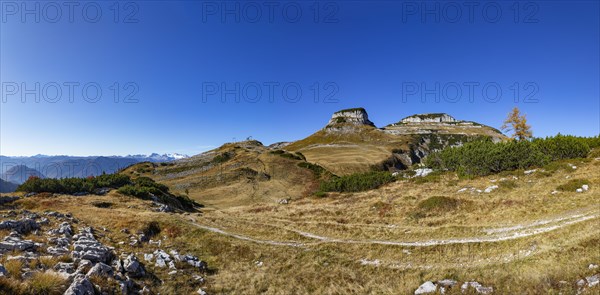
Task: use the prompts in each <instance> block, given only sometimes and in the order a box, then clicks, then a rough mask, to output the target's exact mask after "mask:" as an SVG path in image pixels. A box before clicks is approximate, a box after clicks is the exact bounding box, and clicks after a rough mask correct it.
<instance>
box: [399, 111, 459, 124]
mask: <svg viewBox="0 0 600 295" xmlns="http://www.w3.org/2000/svg"><path fill="white" fill-rule="evenodd" d="M453 122H458V121H457V120H456V119H454V118H453V117H452V116H450V115H448V114H443V113H436V114H419V115H412V116H410V117H406V118H404V119H402V120H401V121H400V123H453Z"/></svg>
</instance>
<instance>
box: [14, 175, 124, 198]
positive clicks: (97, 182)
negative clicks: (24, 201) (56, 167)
mask: <svg viewBox="0 0 600 295" xmlns="http://www.w3.org/2000/svg"><path fill="white" fill-rule="evenodd" d="M130 182H131V179H130V178H129V176H126V175H122V174H103V175H99V176H96V177H93V176H90V177H87V178H74V177H73V178H61V179H54V178H39V177H30V178H29V179H27V181H25V182H24V183H23V184H21V185H20V186H19V187H18V188H17V191H21V192H27V193H31V192H36V193H42V192H46V193H59V194H74V193H80V192H85V193H93V192H94V191H95V190H96V189H99V188H105V187H108V188H119V187H122V186H124V185H127V184H129V183H130Z"/></svg>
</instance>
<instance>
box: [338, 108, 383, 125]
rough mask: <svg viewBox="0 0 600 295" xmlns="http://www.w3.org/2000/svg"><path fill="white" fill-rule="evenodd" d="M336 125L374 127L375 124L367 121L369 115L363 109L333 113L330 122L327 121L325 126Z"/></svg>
mask: <svg viewBox="0 0 600 295" xmlns="http://www.w3.org/2000/svg"><path fill="white" fill-rule="evenodd" d="M336 125H357V126H360V125H368V126H373V127H375V124H373V122H371V121H369V115H368V114H367V111H365V109H363V108H356V109H347V110H341V111H339V112H335V113H334V114H333V116H331V120H329V123H328V124H327V126H336Z"/></svg>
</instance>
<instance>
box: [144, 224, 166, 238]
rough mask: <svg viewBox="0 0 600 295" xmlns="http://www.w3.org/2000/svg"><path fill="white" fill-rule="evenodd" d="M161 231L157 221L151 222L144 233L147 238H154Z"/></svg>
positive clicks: (145, 226)
mask: <svg viewBox="0 0 600 295" xmlns="http://www.w3.org/2000/svg"><path fill="white" fill-rule="evenodd" d="M160 231H161V229H160V224H159V223H158V222H156V221H150V222H148V223H147V224H146V225H144V227H143V228H142V233H143V234H144V235H146V236H147V237H153V236H155V235H157V234H159V233H160Z"/></svg>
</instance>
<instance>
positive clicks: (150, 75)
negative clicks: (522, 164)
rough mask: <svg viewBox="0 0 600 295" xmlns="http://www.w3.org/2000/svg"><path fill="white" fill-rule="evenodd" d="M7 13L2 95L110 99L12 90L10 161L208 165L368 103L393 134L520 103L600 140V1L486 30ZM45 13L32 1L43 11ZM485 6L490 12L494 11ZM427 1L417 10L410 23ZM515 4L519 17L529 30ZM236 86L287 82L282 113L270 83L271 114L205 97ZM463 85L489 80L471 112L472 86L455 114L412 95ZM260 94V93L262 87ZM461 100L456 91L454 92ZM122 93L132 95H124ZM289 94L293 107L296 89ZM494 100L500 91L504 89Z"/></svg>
mask: <svg viewBox="0 0 600 295" xmlns="http://www.w3.org/2000/svg"><path fill="white" fill-rule="evenodd" d="M470 2H473V1H470ZM6 3H7V1H2V5H3V6H2V7H3V11H2V13H3V17H4V18H3V19H2V21H0V80H1V82H2V83H4V84H3V85H5V86H6V85H7V84H6V83H9V84H10V83H13V84H14V83H17V84H18V85H22V84H21V83H26V85H28V87H34V83H36V82H40V85H41V86H43V85H47V84H48V83H51V82H56V83H58V84H63V83H64V82H77V83H80V84H81V85H83V84H85V83H89V82H95V83H98V84H99V85H101V87H102V90H103V93H102V97H101V99H100V101H99V102H96V103H90V102H87V101H85V100H84V99H83V97H81V95H80V93H79V92H80V91H81V86H80V87H79V88H78V91H79V92H76V95H75V98H74V101H73V102H69V100H68V97H67V93H65V92H64V91H65V89H66V88H62V89H63V94H62V96H61V97H60V100H59V101H58V102H56V103H50V102H47V101H45V100H44V99H41V101H40V102H39V103H38V102H35V100H34V97H33V96H32V95H30V96H28V97H27V100H26V101H25V102H22V101H20V93H19V94H18V95H12V96H10V95H7V93H6V91H5V90H6V89H5V87H3V88H2V90H3V93H2V98H3V99H5V100H6V101H3V102H2V103H1V104H0V107H1V110H0V123H1V126H0V154H3V155H34V154H70V155H114V154H119V155H125V154H138V153H151V152H159V153H167V152H179V153H187V154H197V153H199V152H201V151H204V150H207V149H209V148H211V147H216V146H219V145H221V144H222V143H224V142H228V141H232V140H233V139H234V138H235V139H237V140H241V139H244V138H246V137H248V136H252V137H253V138H255V139H258V140H261V141H262V142H263V143H265V144H269V143H273V142H277V141H291V140H297V139H301V138H304V137H306V136H308V135H310V134H311V133H313V132H315V131H317V130H318V129H319V128H322V127H323V126H324V125H325V124H326V122H327V121H328V120H329V117H330V115H331V113H332V112H335V111H337V110H339V109H343V108H350V107H358V106H362V107H365V108H366V109H367V111H368V112H369V115H370V118H371V120H372V121H373V122H375V124H376V125H377V126H380V127H382V126H385V125H387V124H389V123H393V122H397V121H399V120H400V119H401V118H403V117H405V116H409V115H412V114H415V113H425V112H446V113H449V114H451V115H453V116H454V117H456V118H458V119H465V120H472V121H477V122H480V123H484V124H487V125H490V126H493V127H496V128H498V127H499V126H500V125H501V124H502V121H503V119H504V118H505V117H506V114H507V113H508V112H509V111H510V110H511V108H512V107H514V106H518V107H519V108H520V109H521V110H522V111H523V112H524V113H526V114H527V116H528V119H529V121H530V124H531V125H532V126H533V131H534V135H535V136H547V135H554V134H556V133H558V132H561V133H566V134H574V135H582V136H593V135H597V134H598V133H599V132H600V102H599V101H600V99H599V98H600V89H599V88H600V85H599V84H600V82H599V81H600V60H599V52H600V21H599V15H600V7H599V2H598V1H537V2H514V1H499V2H494V3H497V4H498V5H499V7H501V13H502V16H501V17H500V19H499V21H497V22H495V23H493V22H491V21H489V19H490V18H493V17H494V15H493V14H491V13H490V14H487V15H486V14H485V13H484V12H482V11H481V9H478V8H477V7H476V8H475V10H474V12H475V13H474V15H473V16H474V17H473V21H472V22H471V21H469V19H468V15H467V13H468V9H467V7H466V6H464V2H460V1H459V2H455V3H458V4H460V5H461V6H460V7H461V13H462V17H461V18H460V19H459V20H458V21H457V22H456V23H453V22H451V21H452V19H451V18H453V17H454V13H452V10H450V9H451V7H450V8H448V9H449V10H448V11H446V13H444V11H442V9H443V7H444V6H443V5H444V4H445V3H446V2H436V1H429V2H426V4H425V5H428V6H427V7H428V8H435V5H437V4H439V5H440V11H438V14H439V16H440V21H439V22H436V20H435V15H426V18H425V19H422V15H421V14H420V10H421V9H422V6H419V5H422V3H421V2H413V1H347V2H333V3H334V4H326V3H328V2H319V3H318V7H319V8H320V10H321V13H320V15H319V21H318V22H316V23H315V22H314V19H313V17H314V10H312V9H311V5H314V2H309V1H302V2H292V3H294V4H296V3H297V4H298V5H300V7H301V8H302V13H303V14H302V17H301V19H300V21H298V22H295V23H292V22H290V21H289V18H288V19H286V18H285V17H283V16H282V11H281V9H280V8H281V5H285V4H286V3H290V2H281V5H280V6H279V8H276V9H275V10H274V11H275V15H274V21H273V22H272V23H271V22H270V21H269V19H268V15H267V12H268V11H267V8H266V6H265V5H264V2H260V1H259V2H253V3H257V4H258V5H259V6H261V7H262V8H263V10H262V13H263V14H262V16H261V17H260V18H259V21H258V22H257V23H251V22H249V21H248V19H247V18H246V16H248V17H250V18H252V17H254V14H253V13H251V12H252V11H250V10H249V11H248V13H249V14H244V12H243V11H240V13H239V16H240V22H239V23H238V22H236V20H235V16H234V15H227V18H226V19H225V20H224V21H223V19H222V16H221V15H220V14H219V12H220V11H218V12H217V14H216V15H212V14H210V15H207V10H206V9H207V8H214V7H215V6H214V5H215V4H216V7H217V8H218V10H220V9H222V6H220V5H223V3H224V2H211V1H208V2H207V1H203V2H200V1H196V2H195V1H137V2H136V1H134V2H133V3H134V4H135V5H136V7H138V8H139V11H137V13H136V14H135V16H134V19H137V20H138V22H137V23H124V22H123V20H122V18H123V17H124V14H126V13H128V12H131V11H132V10H131V9H125V8H124V7H123V6H124V3H123V2H122V3H121V4H120V7H119V8H120V11H121V14H120V15H119V21H118V22H116V23H115V22H114V21H113V17H114V14H113V13H114V11H113V10H111V5H114V3H115V2H112V1H110V2H109V1H102V2H96V3H99V6H100V7H101V9H102V13H103V14H102V19H101V20H100V21H99V22H97V23H92V22H89V21H86V20H85V19H83V17H82V12H81V11H80V10H77V9H76V10H75V12H76V13H75V18H74V21H73V22H72V23H71V22H69V21H68V19H67V16H66V15H63V16H62V18H61V19H60V20H59V21H58V22H57V23H48V22H46V21H45V20H44V19H43V16H44V15H43V12H41V14H42V15H41V17H42V19H41V21H40V22H39V23H37V22H36V21H35V20H34V19H33V17H32V16H28V17H29V18H26V19H22V17H21V16H20V15H18V13H17V15H6V13H7V12H6V9H8V8H10V7H8V6H6V5H7V4H6ZM11 3H18V4H19V5H21V2H11ZM35 3H36V2H35V1H28V2H27V4H28V5H31V6H30V7H34V6H33V5H34V4H35ZM37 3H41V4H42V5H43V4H44V2H37ZM56 3H62V2H56ZM80 3H81V5H80V6H79V7H81V6H82V5H84V4H85V3H87V2H80ZM236 3H237V4H240V8H243V7H244V5H245V4H246V2H236V1H228V2H226V4H225V5H229V6H228V7H234V5H236ZM477 3H478V4H479V6H478V7H479V8H480V7H482V6H483V5H485V4H486V3H487V2H477ZM515 3H516V4H515ZM527 3H533V6H526V4H527ZM414 4H416V5H417V9H418V10H419V11H417V13H416V14H408V11H407V9H409V8H411V7H412V8H414V6H413V5H414ZM327 5H329V6H327ZM514 5H516V6H517V7H519V9H520V14H519V18H518V21H516V22H515V19H514V17H515V10H514V7H515V6H514ZM9 6H10V4H9ZM11 7H12V6H11ZM129 8H131V7H129ZM334 8H338V11H337V13H335V15H334V16H333V17H332V18H329V19H328V20H329V21H334V22H332V23H327V22H325V17H326V15H327V14H328V13H331V12H332V11H333V10H332V9H334ZM535 8H539V10H538V11H534V9H535ZM63 12H65V11H63ZM77 12H79V13H77ZM488 12H489V11H488ZM46 16H47V15H46ZM203 17H205V19H203ZM403 17H404V19H403ZM486 17H487V18H486ZM290 18H291V17H290ZM526 21H530V22H526ZM531 21H535V22H533V23H531ZM115 82H119V83H120V85H121V87H122V86H123V85H125V84H126V83H128V82H133V83H135V85H137V86H138V87H139V92H138V93H137V94H136V95H135V96H134V98H135V99H138V100H139V101H138V102H137V103H124V102H123V101H122V99H123V98H122V97H121V98H120V99H119V102H117V103H115V102H114V101H113V93H112V92H111V90H110V89H109V86H110V85H112V84H113V83H115ZM236 82H238V83H240V88H241V87H243V86H245V85H256V84H253V83H258V84H259V85H263V83H265V82H274V83H279V86H278V87H277V88H275V89H276V92H275V96H274V97H273V101H270V99H269V97H268V95H267V93H266V90H267V87H263V88H262V91H263V92H262V95H261V96H260V97H259V99H260V101H258V102H251V101H247V100H244V99H241V101H240V102H239V103H238V102H235V100H234V98H233V96H231V95H229V96H226V101H225V102H222V101H221V100H220V96H219V95H220V94H221V92H219V91H217V94H216V95H209V96H207V97H206V101H203V96H204V95H206V93H203V85H207V84H206V83H210V84H211V85H213V84H214V83H216V85H219V86H220V85H221V83H225V84H226V87H228V88H230V89H232V88H234V86H235V83H236ZM466 82H474V83H478V84H479V86H477V87H475V96H474V100H473V101H472V102H471V101H469V96H468V93H467V90H468V88H467V87H466V86H461V90H462V91H463V93H462V96H460V97H458V101H457V102H450V101H447V100H444V99H441V101H440V102H436V101H435V97H434V94H429V95H427V96H426V97H425V99H426V101H425V102H423V101H421V96H420V95H421V93H422V91H420V90H418V91H417V92H416V94H415V95H410V96H406V92H403V85H405V86H406V85H408V84H410V85H419V87H421V85H424V86H425V87H426V88H428V89H435V85H436V83H439V84H440V91H442V89H441V88H442V87H443V86H448V85H456V84H454V83H457V84H458V85H463V83H466ZM290 83H297V85H300V86H301V89H302V96H301V98H300V99H299V101H298V102H295V103H292V102H289V101H286V99H285V98H284V97H283V96H282V95H281V89H282V87H283V85H285V84H290ZM315 83H318V85H320V88H321V90H320V97H319V98H318V102H315V101H314V91H313V90H312V89H311V87H312V86H314V84H315ZM328 83H329V84H328ZM488 83H497V84H494V85H499V86H500V87H501V89H502V96H501V97H500V98H499V101H497V102H491V101H488V100H489V99H486V98H484V97H483V96H482V94H481V91H482V88H483V86H484V85H485V84H488ZM515 83H518V84H519V85H520V88H521V90H520V91H521V93H520V97H519V101H518V102H515V101H514V97H513V96H514V94H513V90H511V85H513V84H515ZM527 83H530V84H529V85H535V86H536V87H537V93H536V94H535V95H534V96H533V98H532V100H537V102H528V103H527V102H524V101H523V98H524V96H525V95H526V94H528V93H530V91H531V90H532V89H533V88H528V89H523V87H524V86H526V85H528V84H527ZM293 85H296V84H293ZM326 85H337V88H338V91H337V92H336V93H335V95H334V96H333V100H336V101H337V102H332V101H330V102H328V103H326V102H324V101H323V99H324V97H325V95H326V94H328V93H330V91H331V90H332V89H333V88H329V89H323V88H324V86H326ZM248 89H250V90H249V91H250V92H249V95H250V96H253V95H254V92H253V88H248ZM292 89H293V88H292ZM448 89H450V93H451V95H454V94H453V93H454V92H452V91H453V89H454V88H448ZM241 91H242V89H240V92H241ZM125 93H128V91H125V90H123V89H122V90H121V95H122V96H123V95H124V94H125ZM290 93H291V94H290V96H291V97H293V96H294V91H290ZM490 93H491V95H490V96H491V97H493V96H494V95H495V94H494V91H493V88H492V90H490ZM403 96H405V97H403ZM40 98H41V96H40Z"/></svg>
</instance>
